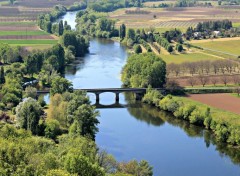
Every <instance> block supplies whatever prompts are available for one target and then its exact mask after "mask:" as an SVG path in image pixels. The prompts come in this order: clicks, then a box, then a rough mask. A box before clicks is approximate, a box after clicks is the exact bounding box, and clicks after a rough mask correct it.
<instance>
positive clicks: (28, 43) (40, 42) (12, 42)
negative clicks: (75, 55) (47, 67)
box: [0, 40, 58, 46]
mask: <svg viewBox="0 0 240 176" xmlns="http://www.w3.org/2000/svg"><path fill="white" fill-rule="evenodd" d="M57 42H58V41H57V40H0V43H7V44H9V45H18V46H32V45H54V44H56V43H57Z"/></svg>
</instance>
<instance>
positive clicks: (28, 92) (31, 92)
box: [24, 86, 37, 99]
mask: <svg viewBox="0 0 240 176" xmlns="http://www.w3.org/2000/svg"><path fill="white" fill-rule="evenodd" d="M24 97H26V98H28V97H31V98H33V99H36V97H37V89H36V88H35V87H31V86H28V87H27V88H26V89H25V95H24Z"/></svg>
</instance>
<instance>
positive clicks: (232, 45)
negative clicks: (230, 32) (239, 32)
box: [194, 40, 240, 55]
mask: <svg viewBox="0 0 240 176" xmlns="http://www.w3.org/2000/svg"><path fill="white" fill-rule="evenodd" d="M194 45H196V46H200V47H203V48H209V49H212V50H218V51H221V52H226V53H231V54H234V55H240V49H239V46H240V40H228V41H227V40H226V41H216V40H213V41H211V42H203V43H194Z"/></svg>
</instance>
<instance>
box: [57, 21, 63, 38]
mask: <svg viewBox="0 0 240 176" xmlns="http://www.w3.org/2000/svg"><path fill="white" fill-rule="evenodd" d="M63 31H64V27H63V20H61V21H60V22H59V25H58V34H59V36H61V35H63Z"/></svg>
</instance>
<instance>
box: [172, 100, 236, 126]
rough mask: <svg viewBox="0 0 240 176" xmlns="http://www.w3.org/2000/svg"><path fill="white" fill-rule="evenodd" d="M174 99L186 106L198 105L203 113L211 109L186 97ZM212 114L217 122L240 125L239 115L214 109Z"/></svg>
mask: <svg viewBox="0 0 240 176" xmlns="http://www.w3.org/2000/svg"><path fill="white" fill-rule="evenodd" d="M174 98H176V100H179V101H182V102H184V104H192V105H196V106H197V107H198V108H200V110H202V111H205V110H206V109H207V107H210V106H208V105H206V104H203V103H200V102H197V101H194V100H191V99H189V98H186V97H178V96H175V97H174ZM211 114H212V118H213V119H215V120H216V121H223V122H227V123H229V124H234V125H240V116H239V115H238V114H235V113H232V112H229V111H225V110H222V109H218V108H214V107H211Z"/></svg>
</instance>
